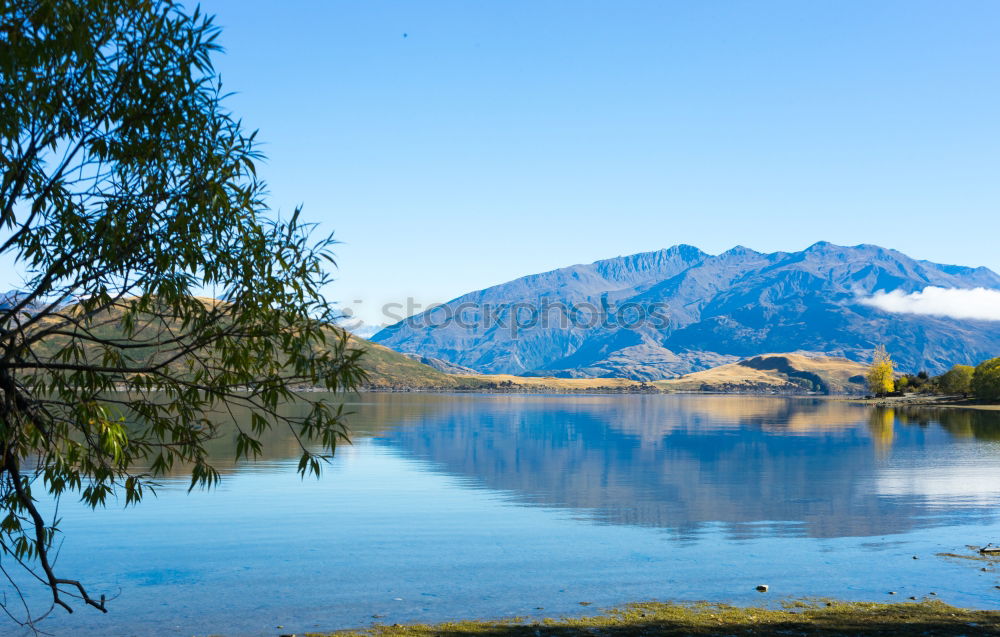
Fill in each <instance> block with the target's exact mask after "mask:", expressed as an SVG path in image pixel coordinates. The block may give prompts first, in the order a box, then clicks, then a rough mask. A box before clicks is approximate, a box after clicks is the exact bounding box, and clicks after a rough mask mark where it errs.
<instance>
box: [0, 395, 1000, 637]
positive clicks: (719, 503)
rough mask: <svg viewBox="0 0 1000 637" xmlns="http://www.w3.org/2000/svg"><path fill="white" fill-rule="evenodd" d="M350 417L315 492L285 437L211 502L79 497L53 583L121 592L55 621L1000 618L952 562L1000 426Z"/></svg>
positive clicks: (225, 466)
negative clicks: (830, 608)
mask: <svg viewBox="0 0 1000 637" xmlns="http://www.w3.org/2000/svg"><path fill="white" fill-rule="evenodd" d="M350 403H351V404H350V408H351V409H352V410H353V411H354V412H356V413H355V414H354V415H353V416H352V418H351V421H350V422H351V424H352V428H353V430H354V440H353V444H352V445H350V446H344V447H342V448H340V449H338V452H337V456H336V458H335V459H334V460H333V462H332V463H331V465H329V466H328V467H326V469H325V471H324V475H323V477H322V479H320V480H316V479H314V478H306V479H305V480H303V479H301V478H299V477H298V475H297V474H296V473H295V466H296V462H297V456H296V455H295V445H294V442H293V441H292V440H290V439H288V438H283V437H282V436H281V435H279V434H273V435H271V436H270V438H269V439H268V440H267V449H266V454H267V455H266V456H265V457H264V458H262V459H261V460H259V461H257V462H255V463H245V464H233V463H232V462H231V461H227V460H225V459H222V460H220V464H219V466H220V468H221V469H222V470H223V473H224V476H223V481H222V484H221V486H220V487H219V488H217V489H215V490H212V491H210V492H199V491H195V492H193V493H190V494H188V493H187V482H186V480H182V479H181V478H180V477H178V478H177V479H176V480H167V481H165V485H164V487H163V488H161V489H160V492H159V495H158V497H156V498H149V499H147V500H146V501H144V502H143V503H142V504H140V505H139V506H138V507H134V508H131V509H129V510H122V508H121V507H120V506H111V507H109V508H107V509H104V510H99V511H90V510H88V509H86V508H84V507H82V506H80V505H78V504H75V503H73V502H70V501H69V500H67V501H64V502H63V503H62V505H61V511H60V512H61V514H62V516H63V523H62V529H63V530H64V531H65V541H64V543H63V545H62V549H61V553H60V556H59V561H58V570H60V571H61V572H62V574H63V575H64V576H70V577H77V578H79V579H81V580H82V581H83V582H85V583H86V584H87V586H88V588H89V590H90V591H91V593H92V594H93V593H97V594H100V593H108V594H109V596H110V595H117V597H116V599H114V600H113V601H112V602H110V603H109V607H110V610H111V612H110V613H109V614H108V615H101V614H100V613H99V612H97V611H94V610H93V609H90V608H87V607H84V606H81V605H77V608H76V612H75V613H74V614H73V615H67V614H66V613H64V612H56V613H54V616H53V618H52V619H50V620H46V621H45V622H44V623H43V625H42V628H43V629H44V630H47V631H49V632H52V633H54V634H56V635H74V636H76V635H84V636H86V635H101V636H102V637H103V636H108V635H207V634H218V635H276V634H278V633H292V632H295V633H300V634H301V633H302V632H306V631H319V630H330V631H332V630H335V629H340V628H348V627H364V626H367V625H370V624H371V623H372V622H382V623H394V622H413V621H420V622H436V621H441V620H446V619H451V618H482V617H503V616H514V615H519V616H526V617H528V616H559V615H564V614H585V613H593V612H597V610H598V609H600V608H601V607H608V606H613V605H619V604H622V603H626V602H629V601H639V600H652V599H657V600H702V599H707V600H717V601H727V602H734V603H739V604H749V603H761V602H770V603H774V602H776V601H778V600H781V599H785V598H787V597H805V596H810V597H812V596H830V597H837V598H845V599H861V600H879V601H889V600H906V599H908V598H909V597H910V596H915V597H918V598H921V597H923V596H925V595H930V594H931V593H932V592H933V593H936V595H937V597H938V598H940V599H943V600H945V601H947V602H949V603H953V604H956V605H963V606H971V607H978V608H1000V590H998V589H997V588H996V587H997V586H998V585H1000V577H998V571H997V570H995V569H994V568H993V565H992V564H990V563H987V562H982V561H977V560H972V559H963V558H959V557H947V556H942V555H940V554H942V553H951V554H955V555H963V556H973V555H974V554H973V552H972V551H971V550H970V549H969V545H985V544H986V543H988V542H994V543H1000V520H998V515H997V514H998V511H1000V508H998V506H1000V412H983V411H973V410H941V409H938V410H934V409H923V410H921V409H908V410H895V411H894V410H892V409H880V408H872V407H867V406H864V405H861V404H855V403H850V402H847V401H841V400H829V399H812V398H770V397H759V398H758V397H741V396H699V395H584V396H552V395H502V394H497V395H467V394H458V395H444V394H418V393H413V394H363V395H360V396H359V397H356V398H355V399H353V400H351V401H350ZM915 557H916V558H917V559H914V558H915ZM984 566H985V567H988V568H987V570H986V571H983V570H981V568H982V567H984ZM757 584H767V585H768V586H770V592H769V593H767V594H761V593H757V592H755V590H754V587H755V586H756V585H757ZM0 588H2V587H0ZM888 591H896V592H897V595H895V596H889V595H888V594H887V593H888ZM584 604H586V605H584ZM279 626H281V627H282V628H278V627H279ZM8 628H11V630H12V631H13V628H12V626H11V625H2V626H0V633H4V634H7V632H8V630H7V629H8ZM14 632H17V631H14Z"/></svg>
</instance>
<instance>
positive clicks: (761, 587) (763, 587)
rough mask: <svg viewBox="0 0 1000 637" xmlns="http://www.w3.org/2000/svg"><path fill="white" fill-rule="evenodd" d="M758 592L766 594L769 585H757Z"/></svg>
mask: <svg viewBox="0 0 1000 637" xmlns="http://www.w3.org/2000/svg"><path fill="white" fill-rule="evenodd" d="M757 591H758V592H761V593H766V592H767V584H758V585H757Z"/></svg>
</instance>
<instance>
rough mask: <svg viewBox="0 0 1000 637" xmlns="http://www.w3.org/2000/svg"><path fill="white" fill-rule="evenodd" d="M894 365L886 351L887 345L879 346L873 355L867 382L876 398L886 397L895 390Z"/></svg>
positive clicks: (866, 378)
mask: <svg viewBox="0 0 1000 637" xmlns="http://www.w3.org/2000/svg"><path fill="white" fill-rule="evenodd" d="M894 373H895V370H894V365H893V362H892V357H890V356H889V352H887V351H886V349H885V345H879V346H878V347H876V348H875V352H874V353H873V354H872V362H871V364H870V365H869V366H868V373H867V374H866V375H865V380H866V381H867V383H868V391H870V392H871V393H873V394H875V395H876V396H884V395H885V394H888V393H890V392H891V391H892V390H893V389H894V388H895V385H894V380H893V379H894Z"/></svg>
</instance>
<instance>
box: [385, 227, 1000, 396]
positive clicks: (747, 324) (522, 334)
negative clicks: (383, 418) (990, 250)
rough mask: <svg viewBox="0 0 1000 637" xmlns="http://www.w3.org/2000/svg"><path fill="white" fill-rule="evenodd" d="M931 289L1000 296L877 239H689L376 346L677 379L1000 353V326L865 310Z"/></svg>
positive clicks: (495, 363) (984, 278)
mask: <svg viewBox="0 0 1000 637" xmlns="http://www.w3.org/2000/svg"><path fill="white" fill-rule="evenodd" d="M928 286H938V287H944V288H977V287H982V288H988V289H997V290H1000V276H998V275H997V274H996V273H994V272H992V271H991V270H989V269H987V268H969V267H962V266H954V265H941V264H936V263H931V262H928V261H919V260H915V259H911V258H910V257H908V256H906V255H905V254H902V253H900V252H897V251H895V250H889V249H886V248H882V247H879V246H874V245H858V246H850V247H847V246H837V245H833V244H831V243H827V242H820V243H817V244H815V245H812V246H810V247H809V248H807V249H805V250H803V251H801V252H774V253H770V254H765V253H760V252H755V251H754V250H750V249H749V248H744V247H742V246H737V247H736V248H733V249H732V250H729V251H727V252H724V253H722V254H719V255H710V254H706V253H704V252H702V251H701V250H699V249H698V248H695V247H693V246H689V245H677V246H674V247H672V248H668V249H665V250H659V251H656V252H646V253H642V254H635V255H631V256H625V257H617V258H614V259H607V260H603V261H597V262H595V263H591V264H588V265H574V266H570V267H567V268H561V269H558V270H552V271H551V272H544V273H541V274H534V275H531V276H526V277H522V278H520V279H516V280H514V281H509V282H507V283H503V284H501V285H496V286H493V287H490V288H486V289H484V290H479V291H476V292H471V293H469V294H465V295H463V296H460V297H458V298H456V299H454V300H452V301H450V302H448V303H447V304H445V305H444V306H439V307H438V308H436V309H433V310H430V311H428V312H424V313H422V314H420V315H417V316H414V317H410V318H409V319H407V320H404V321H401V322H400V323H397V324H395V325H392V326H389V327H387V328H385V329H383V330H382V331H380V332H378V333H377V334H375V336H374V337H373V338H372V340H374V341H375V342H377V343H380V344H382V345H385V346H387V347H390V348H392V349H395V350H397V351H401V352H405V353H411V354H416V355H420V356H425V357H429V358H436V359H441V360H443V361H447V362H449V363H452V364H455V365H461V366H463V367H467V368H470V369H474V370H477V371H479V372H483V373H509V374H521V375H542V374H544V375H556V376H564V377H588V376H591V377H602V376H624V377H629V378H635V379H639V380H656V379H661V378H669V377H672V376H675V375H678V374H685V373H689V372H692V371H698V370H701V369H707V368H709V367H713V366H716V365H720V364H723V363H728V362H733V361H735V360H738V359H741V358H746V357H748V356H755V355H759V354H763V353H768V352H792V351H804V352H815V353H822V354H827V355H833V356H844V357H847V358H849V359H852V360H858V361H866V360H867V359H868V358H869V356H870V354H871V350H872V348H873V347H874V346H875V345H877V344H880V343H882V344H885V345H886V347H887V348H888V349H889V351H890V353H891V354H892V355H893V358H894V359H895V360H896V361H897V363H898V364H899V366H900V367H901V368H902V369H906V370H919V369H926V370H928V371H930V372H940V371H943V370H945V369H947V368H948V367H950V366H951V365H952V364H955V363H975V362H978V361H980V360H983V359H985V358H988V357H991V356H996V355H1000V322H997V321H973V320H958V319H954V318H948V317H943V316H926V315H913V314H891V313H888V312H885V311H882V310H880V309H877V308H875V307H872V306H870V305H866V304H863V303H861V302H860V300H861V299H862V298H864V297H866V296H869V295H871V294H873V293H875V292H878V291H885V292H892V291H894V290H900V291H902V292H904V293H909V292H916V291H919V290H922V289H924V288H925V287H928Z"/></svg>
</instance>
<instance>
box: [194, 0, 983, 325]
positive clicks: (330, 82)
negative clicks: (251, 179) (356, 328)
mask: <svg viewBox="0 0 1000 637" xmlns="http://www.w3.org/2000/svg"><path fill="white" fill-rule="evenodd" d="M202 6H203V8H204V9H205V10H207V11H208V12H209V13H214V14H216V15H217V22H218V23H219V24H220V25H221V26H222V27H224V31H223V34H222V36H221V42H222V44H223V45H224V46H225V47H226V49H227V53H226V54H225V55H224V56H222V57H220V58H219V59H218V60H217V68H218V69H219V70H220V71H221V72H222V74H223V80H224V82H225V85H226V87H228V89H229V90H232V91H237V92H238V94H237V95H236V96H235V97H234V98H232V100H231V102H230V104H231V106H232V108H233V110H234V111H236V112H237V113H239V114H240V115H241V116H242V117H243V119H244V121H245V123H246V124H247V125H248V126H249V127H251V128H259V129H260V137H261V139H262V140H264V142H265V145H264V147H263V150H264V151H265V153H266V154H267V155H268V156H269V161H268V162H267V164H266V165H265V166H264V167H263V168H262V170H261V171H260V172H262V174H263V175H264V176H265V178H266V179H267V180H268V181H269V183H270V185H271V191H272V193H273V203H274V205H275V206H276V207H277V208H280V209H282V210H290V209H291V208H293V207H294V206H295V205H296V204H299V203H302V204H304V213H303V214H304V216H306V217H308V218H310V219H313V220H316V221H319V222H321V223H322V227H323V229H325V230H334V231H336V234H337V236H338V237H339V238H340V239H341V240H342V241H343V242H344V245H342V246H340V248H339V250H338V255H339V259H340V263H341V268H340V271H339V273H338V275H337V276H338V279H339V280H338V282H337V283H336V284H335V286H334V287H333V288H332V289H331V291H330V292H331V296H332V297H333V298H336V299H338V300H341V301H344V302H345V303H346V304H347V305H355V304H354V303H353V302H354V301H355V300H356V299H360V300H362V301H363V303H362V304H361V305H360V307H358V306H357V305H355V309H360V311H361V313H362V316H366V317H367V318H369V320H373V319H375V318H376V316H377V308H378V306H379V305H380V304H381V303H383V302H386V301H395V300H399V299H401V298H405V297H407V296H413V297H416V298H417V299H418V300H420V301H422V302H427V301H445V300H448V299H450V298H452V297H454V296H457V295H458V294H460V293H463V292H466V291H470V290H474V289H478V288H482V287H486V286H489V285H492V284H495V283H499V282H502V281H506V280H509V279H512V278H515V277H518V276H521V275H525V274H530V273H534V272H539V271H543V270H548V269H552V268H556V267H561V266H565V265H570V264H573V263H581V262H589V261H593V260H596V259H601V258H607V257H613V256H617V255H621V254H631V253H635V252H641V251H646V250H654V249H659V248H662V247H667V246H670V245H673V244H677V243H689V244H693V245H696V246H698V247H700V248H702V249H703V250H706V251H708V252H712V253H715V252H721V251H724V250H726V249H728V248H730V247H732V246H734V245H736V244H743V245H746V246H749V247H751V248H754V249H756V250H761V251H774V250H799V249H801V248H804V247H806V246H807V245H810V244H812V243H814V242H815V241H818V240H827V241H832V242H834V243H839V244H856V243H876V244H880V245H884V246H887V247H892V248H896V249H899V250H902V251H903V252H906V253H907V254H910V255H911V256H913V257H916V258H924V259H930V260H934V261H939V262H947V263H957V264H962V265H973V266H978V265H986V266H988V267H990V268H992V269H994V270H997V271H1000V250H998V238H1000V236H998V234H1000V233H998V231H1000V2H996V1H995V0H989V1H957V2H942V1H935V2H924V1H920V0H905V1H900V2H894V1H884V0H880V1H878V2H871V1H870V0H863V1H860V0H859V1H844V0H837V1H825V0H808V1H803V0H795V1H789V2H773V1H765V0H755V1H732V0H729V1H723V0H687V1H683V2H681V1H674V2H669V1H653V0H649V1H645V2H631V1H627V0H606V1H602V2H595V1H586V0H573V1H565V2H564V1H552V0H545V1H540V0H523V1H517V0H502V1H500V0H496V1H488V0H463V1H458V2H444V1H438V0H426V1H420V2H413V1H405V2H404V1H399V2H384V1H379V0H355V1H352V2H346V1H339V0H325V1H314V2H301V1H288V2H271V1H267V2H264V1H247V0H240V1H235V0H209V1H207V2H204V3H203V5H202Z"/></svg>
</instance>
